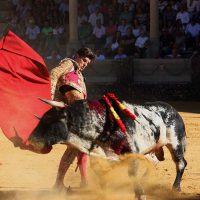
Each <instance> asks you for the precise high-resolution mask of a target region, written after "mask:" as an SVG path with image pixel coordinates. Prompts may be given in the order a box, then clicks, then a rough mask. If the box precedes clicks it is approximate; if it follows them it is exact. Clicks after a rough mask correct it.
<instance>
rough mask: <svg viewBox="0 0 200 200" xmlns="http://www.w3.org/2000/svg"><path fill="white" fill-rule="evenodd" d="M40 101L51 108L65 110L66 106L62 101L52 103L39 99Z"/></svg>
mask: <svg viewBox="0 0 200 200" xmlns="http://www.w3.org/2000/svg"><path fill="white" fill-rule="evenodd" d="M38 99H39V100H41V101H43V102H44V103H47V104H49V105H50V106H53V107H57V108H64V107H65V104H64V102H62V101H52V100H47V99H42V98H38Z"/></svg>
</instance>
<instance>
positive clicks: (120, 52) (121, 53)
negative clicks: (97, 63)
mask: <svg viewBox="0 0 200 200" xmlns="http://www.w3.org/2000/svg"><path fill="white" fill-rule="evenodd" d="M125 58H127V55H126V54H125V53H124V48H123V47H122V46H119V47H118V49H117V54H116V55H115V56H114V60H119V59H125Z"/></svg>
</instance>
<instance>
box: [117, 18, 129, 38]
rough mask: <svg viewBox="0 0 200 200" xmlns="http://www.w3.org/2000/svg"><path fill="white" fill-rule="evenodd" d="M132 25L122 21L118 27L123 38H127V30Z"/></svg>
mask: <svg viewBox="0 0 200 200" xmlns="http://www.w3.org/2000/svg"><path fill="white" fill-rule="evenodd" d="M128 27H130V25H129V24H128V23H127V20H126V19H121V20H120V24H119V25H118V26H117V30H118V31H120V32H121V35H122V36H125V35H126V33H127V29H128Z"/></svg>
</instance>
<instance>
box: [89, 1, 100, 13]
mask: <svg viewBox="0 0 200 200" xmlns="http://www.w3.org/2000/svg"><path fill="white" fill-rule="evenodd" d="M98 6H100V5H99V4H98V2H97V1H96V0H90V1H89V4H88V6H87V8H88V12H89V14H92V13H94V12H95V11H96V8H97V7H98Z"/></svg>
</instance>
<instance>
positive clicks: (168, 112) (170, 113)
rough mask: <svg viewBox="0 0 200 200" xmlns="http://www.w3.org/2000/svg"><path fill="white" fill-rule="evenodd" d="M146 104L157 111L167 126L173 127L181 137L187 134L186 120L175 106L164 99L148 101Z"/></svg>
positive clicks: (148, 107)
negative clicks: (163, 100)
mask: <svg viewBox="0 0 200 200" xmlns="http://www.w3.org/2000/svg"><path fill="white" fill-rule="evenodd" d="M144 106H145V107H146V108H147V109H150V110H153V111H155V112H157V113H158V114H159V115H160V116H161V117H162V119H163V122H164V123H165V125H166V127H167V128H170V127H171V128H173V129H174V130H175V132H176V133H177V134H178V135H179V136H180V137H183V136H185V124H184V121H183V119H182V117H181V116H180V114H179V113H178V111H177V110H176V109H175V108H174V107H173V106H171V105H170V104H168V103H166V102H162V101H156V102H147V103H145V104H144Z"/></svg>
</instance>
